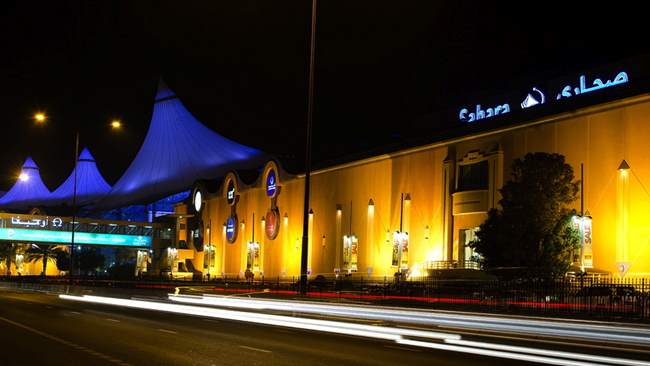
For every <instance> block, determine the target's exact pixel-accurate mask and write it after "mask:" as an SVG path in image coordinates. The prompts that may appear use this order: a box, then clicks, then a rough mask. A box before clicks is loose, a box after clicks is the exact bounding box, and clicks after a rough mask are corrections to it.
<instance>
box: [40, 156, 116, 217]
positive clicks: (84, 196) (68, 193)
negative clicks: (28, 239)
mask: <svg viewBox="0 0 650 366" xmlns="http://www.w3.org/2000/svg"><path fill="white" fill-rule="evenodd" d="M75 169H76V170H77V174H76V179H77V187H76V190H77V195H76V196H77V197H76V204H77V205H78V206H85V205H89V204H93V203H95V202H98V201H99V200H101V199H102V198H104V196H106V194H107V193H108V192H109V191H110V190H111V186H110V185H109V184H108V183H106V180H105V179H104V177H103V176H102V174H101V173H100V172H99V170H98V169H97V163H96V162H95V158H94V157H93V156H92V154H91V153H90V151H89V150H88V149H87V148H85V149H83V151H81V154H79V160H77V167H76V168H75ZM74 192H75V170H74V169H73V170H72V173H70V176H69V177H68V179H66V180H65V181H64V182H63V183H62V184H61V185H60V186H59V188H57V189H56V190H54V192H52V195H51V196H50V202H49V203H48V205H52V206H58V205H67V206H72V203H73V202H72V201H73V196H74Z"/></svg>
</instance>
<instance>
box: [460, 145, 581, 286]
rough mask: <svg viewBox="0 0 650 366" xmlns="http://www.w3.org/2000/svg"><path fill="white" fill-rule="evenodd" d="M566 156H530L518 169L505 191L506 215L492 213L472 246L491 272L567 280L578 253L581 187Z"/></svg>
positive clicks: (499, 211) (503, 206)
mask: <svg viewBox="0 0 650 366" xmlns="http://www.w3.org/2000/svg"><path fill="white" fill-rule="evenodd" d="M573 180H574V176H573V169H572V168H571V166H570V165H568V164H566V163H565V161H564V156H562V155H560V154H548V153H529V154H527V155H526V156H525V157H524V159H523V160H522V159H516V160H515V161H514V162H513V165H512V179H511V180H510V181H508V182H506V183H505V185H504V186H503V188H502V189H501V190H500V192H501V196H502V199H501V200H500V201H499V204H500V206H501V209H492V210H490V212H489V213H488V218H487V220H486V221H485V222H484V223H483V224H482V225H481V226H480V228H479V231H478V232H477V233H476V239H475V240H474V241H473V242H472V243H470V246H471V247H472V248H474V250H475V251H476V252H478V253H479V254H480V255H481V256H482V263H483V266H484V267H485V268H488V269H494V268H499V267H518V268H525V269H527V270H528V271H529V272H533V273H534V274H536V275H538V276H541V277H556V276H561V275H564V274H565V273H566V272H567V270H568V268H569V266H570V265H571V257H572V254H573V252H574V251H575V250H576V249H577V248H578V244H579V234H578V232H577V230H576V229H575V228H574V227H573V226H572V224H571V219H572V217H573V215H575V210H570V209H568V208H567V206H568V205H570V204H572V203H573V202H575V200H576V198H577V195H578V189H579V182H574V181H573Z"/></svg>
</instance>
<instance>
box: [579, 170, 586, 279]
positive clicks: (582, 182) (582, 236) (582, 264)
mask: <svg viewBox="0 0 650 366" xmlns="http://www.w3.org/2000/svg"><path fill="white" fill-rule="evenodd" d="M584 187H585V167H584V164H583V163H580V270H581V271H582V272H584V271H585V259H584V258H585V193H584V192H585V191H584Z"/></svg>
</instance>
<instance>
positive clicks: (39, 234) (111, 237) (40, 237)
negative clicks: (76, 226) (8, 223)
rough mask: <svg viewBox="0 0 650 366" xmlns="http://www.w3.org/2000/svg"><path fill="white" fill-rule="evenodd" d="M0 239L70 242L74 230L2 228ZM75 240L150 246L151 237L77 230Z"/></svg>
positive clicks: (100, 243)
mask: <svg viewBox="0 0 650 366" xmlns="http://www.w3.org/2000/svg"><path fill="white" fill-rule="evenodd" d="M0 240H15V241H28V242H46V243H61V244H70V243H71V241H72V232H71V231H50V230H30V229H12V228H0ZM74 242H75V244H91V245H111V246H122V247H150V246H151V237H149V236H140V235H122V234H100V233H84V232H75V233H74Z"/></svg>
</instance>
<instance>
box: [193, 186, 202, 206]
mask: <svg viewBox="0 0 650 366" xmlns="http://www.w3.org/2000/svg"><path fill="white" fill-rule="evenodd" d="M192 201H193V203H194V210H195V211H196V212H201V209H202V208H203V194H202V193H201V190H200V189H197V190H196V191H194V198H193V199H192Z"/></svg>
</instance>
